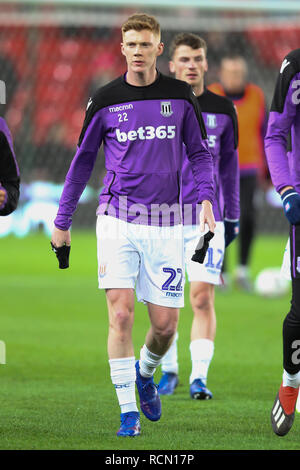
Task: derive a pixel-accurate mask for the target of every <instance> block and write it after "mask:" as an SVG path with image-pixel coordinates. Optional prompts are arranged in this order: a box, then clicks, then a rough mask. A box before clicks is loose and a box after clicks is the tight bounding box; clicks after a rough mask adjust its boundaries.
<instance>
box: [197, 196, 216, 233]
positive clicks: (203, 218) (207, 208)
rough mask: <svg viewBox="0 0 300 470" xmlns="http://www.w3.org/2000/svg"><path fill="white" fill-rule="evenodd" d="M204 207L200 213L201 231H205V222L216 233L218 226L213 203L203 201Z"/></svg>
mask: <svg viewBox="0 0 300 470" xmlns="http://www.w3.org/2000/svg"><path fill="white" fill-rule="evenodd" d="M201 205H202V208H201V211H200V215H199V222H200V232H204V230H205V224H207V225H208V228H209V230H210V231H211V232H212V233H214V231H215V228H216V221H215V216H214V213H213V210H212V204H211V202H210V201H206V200H204V201H202V203H201Z"/></svg>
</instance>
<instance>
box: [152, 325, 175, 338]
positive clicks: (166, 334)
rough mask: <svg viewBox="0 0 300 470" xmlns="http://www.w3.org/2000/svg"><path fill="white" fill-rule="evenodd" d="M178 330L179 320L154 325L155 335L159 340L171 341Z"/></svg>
mask: <svg viewBox="0 0 300 470" xmlns="http://www.w3.org/2000/svg"><path fill="white" fill-rule="evenodd" d="M176 330H177V322H175V321H174V322H170V323H168V324H167V325H161V326H156V327H154V335H155V336H156V339H157V340H158V341H159V342H167V341H170V340H171V339H172V338H173V337H174V335H175V333H176Z"/></svg>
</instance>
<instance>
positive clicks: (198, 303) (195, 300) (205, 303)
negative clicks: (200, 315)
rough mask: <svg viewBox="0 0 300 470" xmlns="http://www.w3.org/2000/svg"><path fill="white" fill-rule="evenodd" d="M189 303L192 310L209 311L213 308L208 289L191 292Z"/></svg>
mask: <svg viewBox="0 0 300 470" xmlns="http://www.w3.org/2000/svg"><path fill="white" fill-rule="evenodd" d="M191 305H192V308H193V310H194V312H195V311H196V312H198V311H201V312H202V311H203V312H210V311H211V309H213V298H212V295H211V293H210V291H209V290H207V289H205V290H204V289H202V290H199V291H195V292H194V293H193V294H191Z"/></svg>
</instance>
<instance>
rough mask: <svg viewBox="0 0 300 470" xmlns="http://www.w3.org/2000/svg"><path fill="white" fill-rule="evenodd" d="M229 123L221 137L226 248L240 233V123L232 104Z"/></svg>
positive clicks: (221, 177) (220, 165)
mask: <svg viewBox="0 0 300 470" xmlns="http://www.w3.org/2000/svg"><path fill="white" fill-rule="evenodd" d="M228 111H229V113H230V114H229V115H228V122H227V125H226V127H225V129H224V131H223V133H222V136H221V150H220V153H221V158H220V164H219V174H220V183H221V188H222V194H223V198H224V210H225V213H224V226H225V247H227V246H228V245H229V244H230V243H231V242H232V241H233V240H234V239H235V237H236V236H237V235H238V233H239V218H240V174H239V163H238V152H237V146H238V121H237V115H236V111H235V108H234V106H233V104H232V105H231V104H230V109H229V110H228Z"/></svg>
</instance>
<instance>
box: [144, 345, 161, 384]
mask: <svg viewBox="0 0 300 470" xmlns="http://www.w3.org/2000/svg"><path fill="white" fill-rule="evenodd" d="M161 360H162V356H158V355H157V354H154V353H152V352H151V351H149V349H148V348H147V346H146V345H145V344H144V346H143V347H142V349H141V357H140V362H139V364H140V374H141V376H142V377H152V376H153V374H154V372H155V370H156V368H157V367H158V366H159V364H160V363H161Z"/></svg>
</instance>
